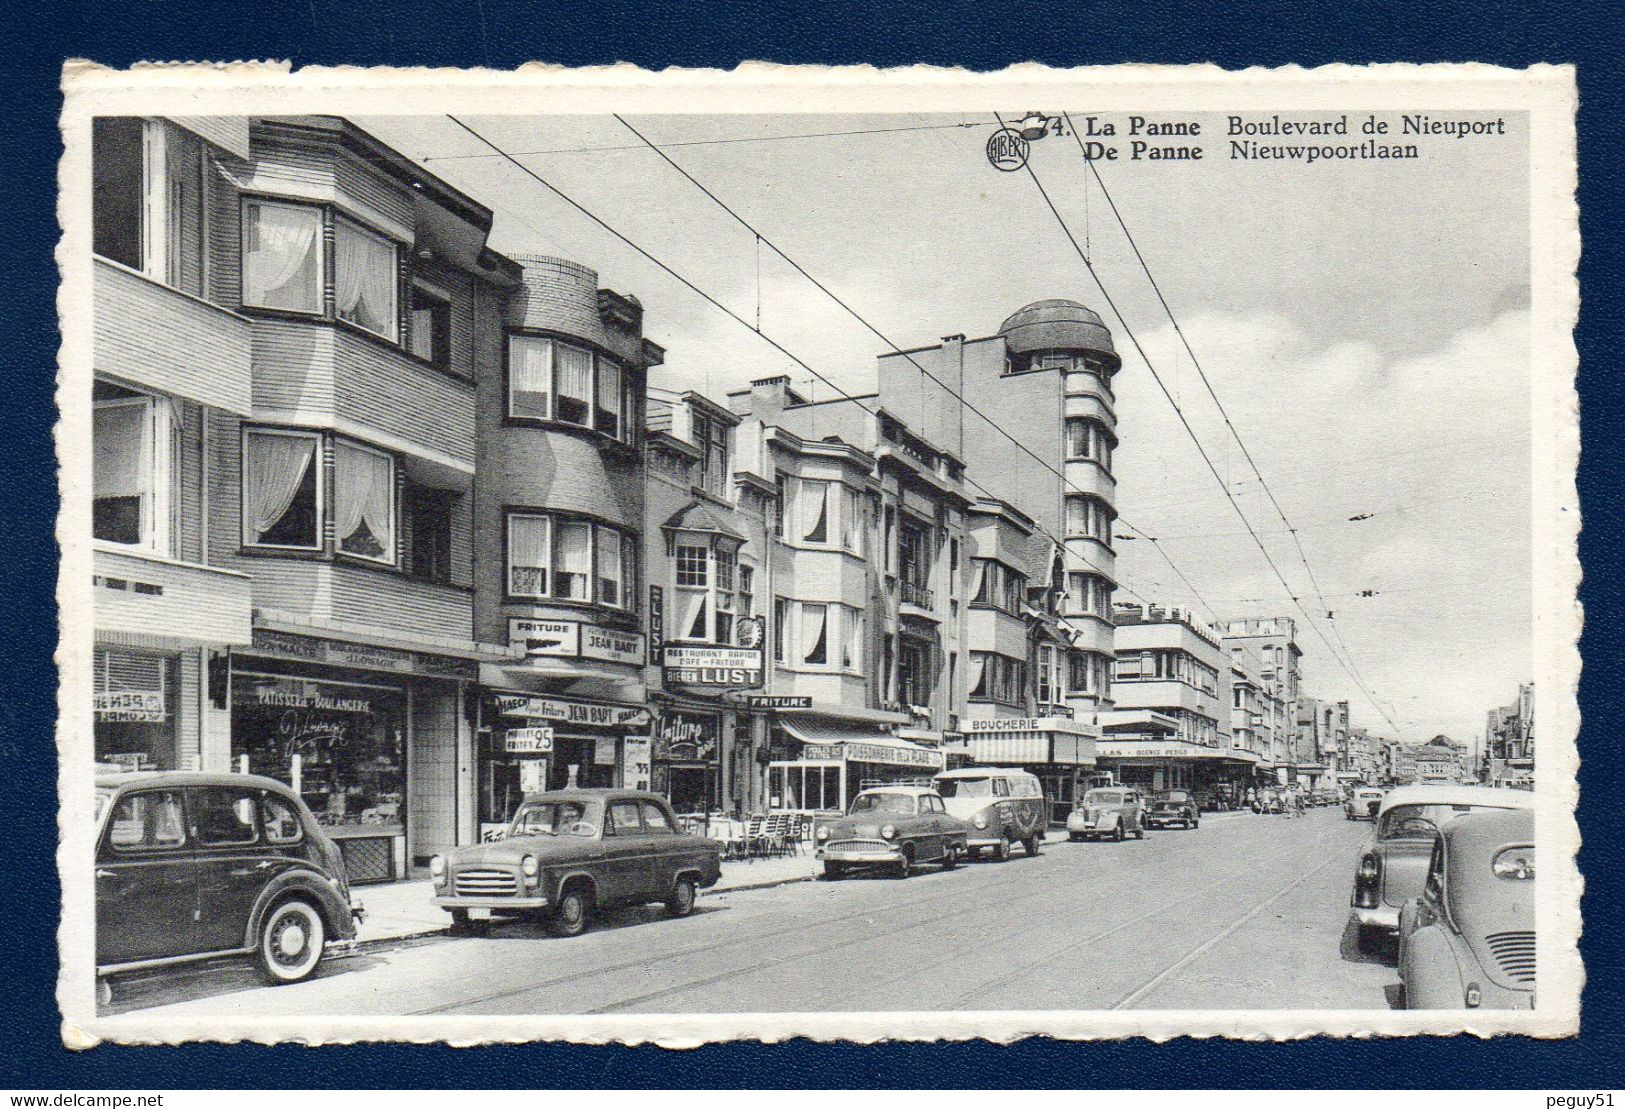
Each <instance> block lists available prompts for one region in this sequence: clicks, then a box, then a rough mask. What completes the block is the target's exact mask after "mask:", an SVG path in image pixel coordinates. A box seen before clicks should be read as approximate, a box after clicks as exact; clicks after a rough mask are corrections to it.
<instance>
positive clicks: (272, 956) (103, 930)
mask: <svg viewBox="0 0 1625 1109" xmlns="http://www.w3.org/2000/svg"><path fill="white" fill-rule="evenodd" d="M95 811H96V821H97V830H96V973H97V974H98V975H99V976H102V977H103V978H104V996H109V995H110V993H111V988H110V986H106V985H105V978H106V976H109V975H113V974H117V973H118V972H120V971H125V970H133V969H136V968H145V967H156V966H167V965H170V964H173V963H180V962H187V961H191V960H195V959H206V958H211V957H213V956H218V955H251V956H253V957H254V959H255V960H256V961H257V962H258V964H259V968H260V971H261V972H262V973H263V974H264V975H265V977H266V978H267V979H269V980H270V981H271V982H273V983H277V984H280V983H284V982H297V981H299V980H300V979H302V978H308V977H309V976H310V975H311V974H313V973H315V971H316V968H317V967H318V966H319V965H320V964H321V961H322V959H323V957H324V956H327V955H335V956H337V955H344V954H348V953H349V952H350V951H351V950H352V949H353V947H354V944H355V934H356V922H357V921H358V920H359V919H360V918H361V916H362V908H361V904H360V902H358V901H354V900H352V898H351V896H350V886H349V882H348V880H347V879H346V877H345V874H344V860H343V859H342V858H341V857H340V855H339V851H338V848H337V847H335V846H334V845H333V842H332V841H331V840H329V839H328V838H327V837H326V836H325V835H323V834H322V830H321V828H320V827H319V826H318V825H317V823H316V818H315V817H314V816H312V815H311V812H310V810H309V809H308V808H306V807H305V803H304V802H303V801H301V800H300V799H299V797H298V796H297V795H296V794H295V793H294V792H293V791H292V790H290V789H289V788H288V787H287V786H285V785H283V784H282V783H281V782H278V781H275V780H273V779H271V778H261V777H258V776H256V775H252V774H205V773H200V772H197V771H181V770H175V771H136V772H131V773H122V774H109V775H102V776H98V777H97V779H96V810H95Z"/></svg>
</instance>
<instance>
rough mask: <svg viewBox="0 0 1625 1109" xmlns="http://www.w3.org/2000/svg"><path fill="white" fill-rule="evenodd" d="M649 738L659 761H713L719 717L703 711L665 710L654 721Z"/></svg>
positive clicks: (718, 737)
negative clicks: (651, 734) (652, 741)
mask: <svg viewBox="0 0 1625 1109" xmlns="http://www.w3.org/2000/svg"><path fill="white" fill-rule="evenodd" d="M652 738H653V740H654V758H655V760H656V761H658V762H715V761H717V757H718V752H719V750H720V747H721V739H722V718H721V717H720V716H716V715H713V714H711V713H703V712H680V711H671V712H664V713H661V714H660V716H659V717H658V718H657V719H656V721H655V727H654V732H653V736H652Z"/></svg>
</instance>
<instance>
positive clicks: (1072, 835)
mask: <svg viewBox="0 0 1625 1109" xmlns="http://www.w3.org/2000/svg"><path fill="white" fill-rule="evenodd" d="M1066 838H1067V841H1068V842H1070V843H1077V842H1078V841H1079V840H1080V839H1082V838H1083V837H1082V836H1080V835H1078V834H1077V833H1076V832H1068V833H1067V834H1066Z"/></svg>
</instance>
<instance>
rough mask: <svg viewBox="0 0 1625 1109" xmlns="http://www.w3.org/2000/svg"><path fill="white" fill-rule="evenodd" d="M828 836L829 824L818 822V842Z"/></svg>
mask: <svg viewBox="0 0 1625 1109" xmlns="http://www.w3.org/2000/svg"><path fill="white" fill-rule="evenodd" d="M828 838H829V825H828V824H820V825H819V826H818V839H819V842H823V841H824V840H826V839H828Z"/></svg>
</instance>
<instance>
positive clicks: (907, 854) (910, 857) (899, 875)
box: [892, 847, 914, 881]
mask: <svg viewBox="0 0 1625 1109" xmlns="http://www.w3.org/2000/svg"><path fill="white" fill-rule="evenodd" d="M913 873H914V853H913V852H912V851H910V850H909V849H908V848H906V847H905V848H903V850H902V852H901V853H899V855H898V856H897V869H896V870H895V871H893V873H892V877H893V878H896V879H898V880H899V881H902V880H903V879H905V878H907V877H908V876H909V875H911V874H913Z"/></svg>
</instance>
